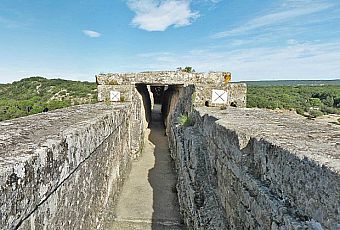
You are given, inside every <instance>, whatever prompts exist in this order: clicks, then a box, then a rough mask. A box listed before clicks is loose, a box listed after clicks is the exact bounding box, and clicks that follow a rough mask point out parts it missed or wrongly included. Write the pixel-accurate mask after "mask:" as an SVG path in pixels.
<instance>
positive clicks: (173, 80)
mask: <svg viewBox="0 0 340 230" xmlns="http://www.w3.org/2000/svg"><path fill="white" fill-rule="evenodd" d="M225 77H226V73H224V72H209V73H186V72H183V71H154V72H142V73H108V74H99V75H97V76H96V79H97V85H98V101H109V100H110V91H117V92H120V95H121V100H124V101H131V100H132V97H131V92H133V88H135V87H136V86H137V87H138V85H141V84H143V85H158V86H159V85H169V86H176V87H182V86H188V85H194V86H195V87H196V93H195V95H194V101H193V103H194V104H195V105H197V106H203V105H205V104H209V106H222V105H224V106H230V105H231V104H232V105H234V106H237V107H246V94H247V86H246V85H245V84H243V83H228V84H225ZM213 90H223V91H226V92H227V94H228V97H227V98H224V100H223V101H219V102H218V101H215V102H214V101H212V95H213ZM217 102H218V104H217Z"/></svg>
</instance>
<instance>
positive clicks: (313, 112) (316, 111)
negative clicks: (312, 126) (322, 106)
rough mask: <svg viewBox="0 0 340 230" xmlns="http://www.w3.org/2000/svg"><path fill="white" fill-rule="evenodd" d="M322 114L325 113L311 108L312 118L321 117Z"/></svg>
mask: <svg viewBox="0 0 340 230" xmlns="http://www.w3.org/2000/svg"><path fill="white" fill-rule="evenodd" d="M322 115H323V112H321V111H320V110H310V111H309V116H310V117H311V118H315V117H320V116H322Z"/></svg>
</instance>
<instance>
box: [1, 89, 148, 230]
mask: <svg viewBox="0 0 340 230" xmlns="http://www.w3.org/2000/svg"><path fill="white" fill-rule="evenodd" d="M135 96H136V99H135V100H134V103H126V104H114V105H108V104H95V105H82V106H75V107H71V108H67V109H62V110H56V111H53V112H49V113H46V114H39V115H33V116H28V117H23V118H18V119H14V120H10V121H6V122H0V129H1V133H2V134H3V135H1V136H0V145H1V149H0V186H1V187H0V190H1V191H0V194H1V200H0V202H1V203H0V216H1V218H0V220H1V221H0V226H1V228H2V229H16V228H21V229H46V228H47V229H94V228H97V227H98V228H100V226H101V219H100V218H101V217H100V216H101V212H103V210H104V209H105V208H106V206H107V205H108V204H109V202H110V200H112V199H113V198H114V196H115V195H116V194H117V192H118V191H119V185H120V184H121V182H122V180H123V178H124V176H125V174H126V171H128V168H129V165H130V161H131V159H132V158H135V157H136V156H137V155H138V151H139V150H140V149H141V147H142V144H143V139H142V138H143V130H144V128H145V127H146V124H145V118H144V116H145V114H144V113H143V111H144V110H143V108H141V106H142V104H143V103H142V102H141V97H140V96H138V95H135ZM142 107H143V106H142Z"/></svg>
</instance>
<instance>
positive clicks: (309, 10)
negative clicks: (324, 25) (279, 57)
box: [213, 0, 333, 38]
mask: <svg viewBox="0 0 340 230" xmlns="http://www.w3.org/2000/svg"><path fill="white" fill-rule="evenodd" d="M289 2H295V4H289V5H287V4H284V6H283V7H282V8H281V10H279V11H277V12H274V13H268V14H265V15H262V16H259V17H257V18H254V19H252V20H250V21H248V22H247V23H245V24H244V25H242V26H239V27H236V28H234V29H231V30H228V31H223V32H219V33H216V34H214V35H213V38H224V37H228V36H234V35H240V34H244V33H247V32H250V31H253V30H256V29H259V28H265V27H268V26H273V25H276V24H279V23H283V22H287V21H290V20H293V19H296V18H298V17H301V16H306V15H310V14H313V13H317V12H320V11H323V10H326V9H329V8H330V7H332V6H333V5H332V4H329V3H324V2H320V3H314V4H313V3H311V2H310V3H309V4H302V3H306V1H290V0H287V3H289ZM308 2H309V1H308ZM298 3H299V4H298Z"/></svg>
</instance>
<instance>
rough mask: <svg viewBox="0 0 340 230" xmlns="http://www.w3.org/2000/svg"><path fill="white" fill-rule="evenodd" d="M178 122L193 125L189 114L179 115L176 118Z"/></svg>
mask: <svg viewBox="0 0 340 230" xmlns="http://www.w3.org/2000/svg"><path fill="white" fill-rule="evenodd" d="M178 122H179V124H180V125H181V126H184V127H188V126H192V125H193V120H192V117H191V116H190V115H181V116H180V117H179V118H178Z"/></svg>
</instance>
